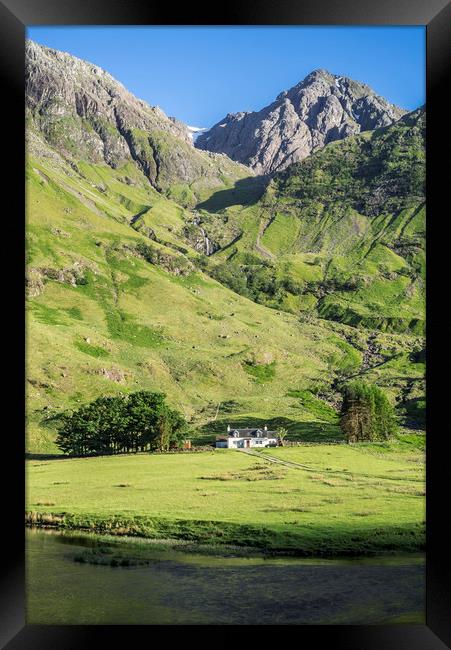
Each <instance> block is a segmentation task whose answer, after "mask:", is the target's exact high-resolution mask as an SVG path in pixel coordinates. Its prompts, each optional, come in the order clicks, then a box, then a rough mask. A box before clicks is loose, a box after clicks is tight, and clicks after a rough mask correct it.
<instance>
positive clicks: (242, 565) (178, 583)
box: [26, 530, 425, 625]
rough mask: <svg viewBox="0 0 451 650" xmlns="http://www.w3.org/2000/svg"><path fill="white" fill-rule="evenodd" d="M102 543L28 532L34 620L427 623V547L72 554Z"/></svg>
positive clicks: (29, 602)
mask: <svg viewBox="0 0 451 650" xmlns="http://www.w3.org/2000/svg"><path fill="white" fill-rule="evenodd" d="M96 544H98V542H96V541H95V540H93V539H91V538H90V537H89V536H88V535H84V536H81V535H80V536H74V535H70V536H69V535H64V534H55V533H49V532H45V531H37V530H27V531H26V546H27V556H26V557H27V623H28V624H52V625H57V624H101V625H113V624H169V625H174V624H208V625H210V624H244V625H249V624H259V625H260V624H284V625H286V624H296V625H302V624H374V623H391V622H392V623H423V622H424V607H425V603H424V597H425V567H424V557H423V556H421V555H415V556H412V555H411V556H405V557H404V556H403V557H390V558H372V559H364V560H355V559H354V560H318V559H298V558H270V559H265V558H263V557H218V556H214V557H211V556H205V555H200V554H194V553H186V552H182V551H180V550H174V549H173V548H171V547H170V546H168V547H167V549H165V548H162V547H161V546H160V547H155V548H153V547H152V545H151V544H149V551H148V552H147V551H146V555H147V556H148V557H149V558H150V561H151V563H150V564H149V565H147V566H132V567H111V566H100V565H92V564H88V563H85V564H80V563H78V562H76V561H74V558H75V557H77V555H78V556H79V555H80V553H83V552H84V553H86V549H87V547H89V546H95V545H96ZM132 546H133V545H130V548H132ZM121 549H122V552H123V551H124V549H125V550H126V549H127V546H126V543H124V544H121Z"/></svg>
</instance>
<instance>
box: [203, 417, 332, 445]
mask: <svg viewBox="0 0 451 650" xmlns="http://www.w3.org/2000/svg"><path fill="white" fill-rule="evenodd" d="M228 424H230V426H231V427H232V428H237V429H244V428H246V427H259V428H261V429H262V428H263V427H264V426H265V425H267V427H268V429H269V430H270V431H274V430H277V429H278V428H279V427H284V428H285V429H287V431H288V433H287V436H286V440H288V441H290V440H293V441H294V440H296V441H299V442H343V441H344V439H345V436H344V434H343V432H342V430H341V429H340V426H339V425H338V424H330V423H328V422H298V421H297V420H290V419H289V418H284V417H279V418H267V419H264V418H256V417H253V416H236V415H235V416H234V415H231V416H230V418H229V419H222V420H216V421H213V420H212V421H210V422H207V424H204V425H203V426H202V427H199V428H198V429H197V431H198V432H199V435H198V436H196V435H195V436H193V437H192V438H191V439H192V442H193V444H195V445H196V444H206V443H208V442H214V441H215V439H216V436H217V435H227V425H228Z"/></svg>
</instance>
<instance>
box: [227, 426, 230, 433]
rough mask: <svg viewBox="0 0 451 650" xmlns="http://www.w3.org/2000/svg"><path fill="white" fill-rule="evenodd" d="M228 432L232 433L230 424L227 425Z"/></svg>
mask: <svg viewBox="0 0 451 650" xmlns="http://www.w3.org/2000/svg"><path fill="white" fill-rule="evenodd" d="M227 433H230V424H228V425H227Z"/></svg>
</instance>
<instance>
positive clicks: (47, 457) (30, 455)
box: [25, 452, 69, 460]
mask: <svg viewBox="0 0 451 650" xmlns="http://www.w3.org/2000/svg"><path fill="white" fill-rule="evenodd" d="M64 458H69V456H64V455H63V454H33V453H31V452H25V459H26V460H62V459H64Z"/></svg>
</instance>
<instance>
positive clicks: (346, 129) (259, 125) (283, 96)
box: [195, 70, 406, 174]
mask: <svg viewBox="0 0 451 650" xmlns="http://www.w3.org/2000/svg"><path fill="white" fill-rule="evenodd" d="M405 113H406V111H405V110H403V109H401V108H399V107H397V106H395V105H393V104H390V103H389V102H388V101H387V100H385V99H384V98H383V97H380V96H378V95H377V94H376V93H375V92H374V91H373V90H372V89H371V88H370V87H369V86H367V85H366V84H363V83H360V82H358V81H354V80H352V79H350V78H348V77H343V76H339V75H333V74H331V73H330V72H328V71H327V70H315V71H313V72H312V73H310V74H309V75H308V76H307V77H306V78H305V79H304V80H303V81H301V82H300V83H298V84H296V85H295V86H293V87H292V88H290V89H289V90H286V91H283V92H281V93H280V94H279V95H278V96H277V98H276V100H275V101H274V102H273V103H272V104H270V105H269V106H266V107H264V108H263V109H262V110H260V111H257V112H241V113H232V114H230V113H229V114H228V115H227V116H226V117H225V118H224V119H223V120H221V121H220V122H218V123H217V124H215V125H214V126H213V127H212V128H211V129H210V130H209V131H206V132H204V133H202V134H201V135H199V137H198V138H197V140H196V142H195V146H196V147H197V148H198V149H203V150H208V151H214V152H221V153H225V154H227V155H228V156H229V157H230V158H232V159H233V160H236V161H238V162H241V163H243V164H246V165H248V166H249V167H251V168H252V169H253V170H254V171H255V172H256V173H257V174H272V173H274V172H275V171H280V170H282V169H285V168H286V167H288V166H289V165H290V164H291V163H293V162H297V161H299V160H302V159H303V158H305V157H306V156H308V155H309V154H311V153H312V152H313V151H316V150H318V149H319V148H321V147H323V146H324V145H326V144H327V143H329V142H332V141H334V140H341V139H343V138H346V137H348V136H350V135H354V134H356V133H360V132H361V131H368V130H372V129H377V128H380V127H383V126H388V125H389V124H392V123H394V122H396V121H397V120H398V119H399V118H400V117H402V115H404V114H405Z"/></svg>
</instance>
